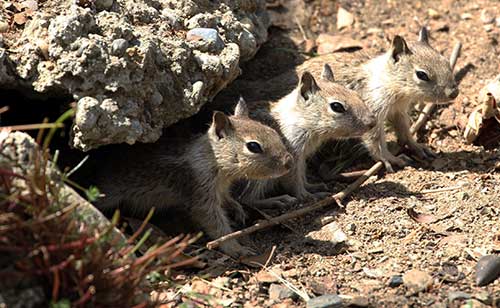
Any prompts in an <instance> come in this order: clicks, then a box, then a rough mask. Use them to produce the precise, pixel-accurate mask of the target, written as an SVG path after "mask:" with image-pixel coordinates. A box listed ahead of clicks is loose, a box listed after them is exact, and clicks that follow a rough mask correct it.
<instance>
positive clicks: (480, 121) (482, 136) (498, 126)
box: [464, 92, 500, 148]
mask: <svg viewBox="0 0 500 308" xmlns="http://www.w3.org/2000/svg"><path fill="white" fill-rule="evenodd" d="M479 100H480V102H481V105H480V106H477V107H476V108H474V110H473V111H472V112H471V114H470V116H469V120H468V122H467V126H466V128H465V131H464V137H465V140H466V142H467V143H474V144H476V145H482V146H484V147H486V148H490V147H495V146H496V145H497V144H498V143H499V142H500V110H499V109H498V106H497V104H496V100H495V97H494V96H493V95H492V94H491V93H490V92H487V93H486V94H484V92H482V93H481V94H480V95H479Z"/></svg>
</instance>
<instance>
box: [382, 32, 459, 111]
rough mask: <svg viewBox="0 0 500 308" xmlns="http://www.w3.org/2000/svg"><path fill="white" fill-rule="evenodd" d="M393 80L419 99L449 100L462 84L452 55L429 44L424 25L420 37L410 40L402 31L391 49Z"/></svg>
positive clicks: (440, 101)
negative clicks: (444, 55) (414, 40)
mask: <svg viewBox="0 0 500 308" xmlns="http://www.w3.org/2000/svg"><path fill="white" fill-rule="evenodd" d="M387 58H388V62H389V63H388V64H387V65H388V66H389V68H390V69H389V70H388V71H389V74H391V75H392V76H388V77H389V80H394V82H395V83H396V84H394V86H395V87H398V89H400V90H401V91H403V92H404V93H407V94H408V96H412V97H413V98H415V100H419V101H422V100H423V101H428V102H435V103H442V102H448V101H450V100H452V99H455V98H456V97H457V96H458V93H459V91H458V86H457V83H456V82H455V77H454V75H453V70H452V68H451V66H450V63H449V61H448V59H446V58H445V57H443V56H442V55H441V54H440V53H439V52H438V51H437V50H435V49H434V48H432V46H431V45H430V44H429V35H428V33H427V29H426V28H425V27H422V29H421V30H420V35H419V39H418V41H416V42H411V43H410V44H407V43H406V41H405V40H404V39H403V38H402V37H401V36H399V35H396V36H395V37H394V39H393V40H392V45H391V48H390V50H389V51H387Z"/></svg>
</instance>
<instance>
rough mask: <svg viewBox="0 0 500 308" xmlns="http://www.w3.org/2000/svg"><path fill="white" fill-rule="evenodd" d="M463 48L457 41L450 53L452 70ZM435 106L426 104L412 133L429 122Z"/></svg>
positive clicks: (413, 126)
mask: <svg viewBox="0 0 500 308" xmlns="http://www.w3.org/2000/svg"><path fill="white" fill-rule="evenodd" d="M461 49H462V43H460V42H457V43H456V44H455V47H454V48H453V51H452V52H451V55H450V66H451V69H452V70H453V69H454V68H455V65H456V64H457V59H458V57H459V56H460V50H461ZM434 107H435V104H433V103H428V104H426V105H425V107H424V109H422V112H421V113H420V115H419V116H418V119H417V121H415V123H414V124H413V125H412V127H411V129H410V133H411V134H412V135H413V134H415V133H416V132H418V131H419V130H420V128H421V127H422V126H423V125H424V123H425V122H427V120H428V119H429V116H430V114H431V113H432V112H433V111H434Z"/></svg>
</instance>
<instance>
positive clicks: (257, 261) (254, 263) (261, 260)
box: [239, 249, 273, 268]
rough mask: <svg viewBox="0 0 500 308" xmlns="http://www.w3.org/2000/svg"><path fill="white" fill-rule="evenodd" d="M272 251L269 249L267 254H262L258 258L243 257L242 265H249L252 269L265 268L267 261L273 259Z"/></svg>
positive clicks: (241, 259)
mask: <svg viewBox="0 0 500 308" xmlns="http://www.w3.org/2000/svg"><path fill="white" fill-rule="evenodd" d="M272 251H273V250H272V249H268V250H267V251H266V252H264V253H263V254H260V255H258V256H248V257H242V258H240V260H239V261H240V263H242V264H245V265H248V266H250V267H255V268H261V267H263V266H264V265H265V264H266V262H267V260H269V258H270V257H271V253H272Z"/></svg>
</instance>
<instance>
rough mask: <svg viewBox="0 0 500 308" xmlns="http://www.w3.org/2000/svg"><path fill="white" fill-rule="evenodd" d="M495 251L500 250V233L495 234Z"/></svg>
mask: <svg viewBox="0 0 500 308" xmlns="http://www.w3.org/2000/svg"><path fill="white" fill-rule="evenodd" d="M493 251H500V233H497V234H495V235H494V236H493Z"/></svg>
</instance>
